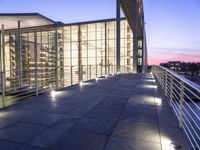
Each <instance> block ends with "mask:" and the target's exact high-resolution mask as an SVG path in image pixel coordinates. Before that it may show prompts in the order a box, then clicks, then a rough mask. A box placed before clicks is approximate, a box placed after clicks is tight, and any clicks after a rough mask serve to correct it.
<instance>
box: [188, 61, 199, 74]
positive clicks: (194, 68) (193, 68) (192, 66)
mask: <svg viewBox="0 0 200 150" xmlns="http://www.w3.org/2000/svg"><path fill="white" fill-rule="evenodd" d="M188 69H189V72H191V75H192V76H194V75H195V74H197V73H198V71H199V69H198V66H197V64H195V63H190V64H189V66H188Z"/></svg>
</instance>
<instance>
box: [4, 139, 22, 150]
mask: <svg viewBox="0 0 200 150" xmlns="http://www.w3.org/2000/svg"><path fill="white" fill-rule="evenodd" d="M21 146H23V144H20V143H16V142H11V141H5V140H0V150H16V149H17V148H19V147H21Z"/></svg>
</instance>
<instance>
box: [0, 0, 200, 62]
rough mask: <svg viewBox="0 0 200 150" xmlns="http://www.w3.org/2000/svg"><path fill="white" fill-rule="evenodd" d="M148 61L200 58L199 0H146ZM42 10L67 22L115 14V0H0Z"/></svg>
mask: <svg viewBox="0 0 200 150" xmlns="http://www.w3.org/2000/svg"><path fill="white" fill-rule="evenodd" d="M144 11H145V20H146V30H147V42H148V53H149V63H150V64H158V63H160V62H165V61H168V60H181V61H200V0H144ZM9 12H11V13H16V12H19V13H20V12H23V13H25V12H39V13H41V14H43V15H45V16H47V17H49V18H51V19H53V20H55V21H62V22H65V23H71V22H80V21H89V20H98V19H105V18H112V17H115V0H99V1H97V0H84V1H83V0H0V13H9Z"/></svg>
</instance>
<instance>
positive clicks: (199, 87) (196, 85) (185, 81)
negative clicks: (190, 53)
mask: <svg viewBox="0 0 200 150" xmlns="http://www.w3.org/2000/svg"><path fill="white" fill-rule="evenodd" d="M159 67H160V68H162V69H163V70H165V71H167V72H169V73H170V74H172V75H174V76H175V77H176V78H178V79H180V80H182V81H183V82H184V83H186V84H187V85H189V86H191V87H192V88H194V89H195V90H197V91H198V92H200V85H198V84H196V83H194V82H192V81H190V80H188V79H186V78H185V77H183V76H181V75H179V74H177V73H175V72H174V71H172V70H169V69H167V68H165V67H163V66H159Z"/></svg>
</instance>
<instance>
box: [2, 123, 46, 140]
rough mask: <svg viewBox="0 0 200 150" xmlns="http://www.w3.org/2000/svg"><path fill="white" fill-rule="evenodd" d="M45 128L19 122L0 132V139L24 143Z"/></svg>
mask: <svg viewBox="0 0 200 150" xmlns="http://www.w3.org/2000/svg"><path fill="white" fill-rule="evenodd" d="M45 128H46V127H45V126H40V125H34V124H29V123H23V122H20V123H17V124H15V125H13V126H10V127H8V128H6V129H3V130H1V131H0V139H7V140H10V141H15V142H19V143H24V142H25V141H28V140H29V139H30V138H31V137H33V136H35V135H37V134H38V133H40V132H41V131H42V130H44V129H45Z"/></svg>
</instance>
